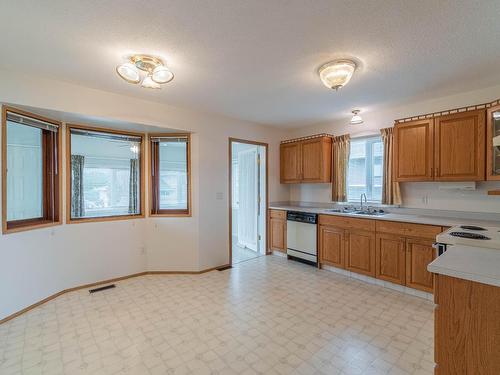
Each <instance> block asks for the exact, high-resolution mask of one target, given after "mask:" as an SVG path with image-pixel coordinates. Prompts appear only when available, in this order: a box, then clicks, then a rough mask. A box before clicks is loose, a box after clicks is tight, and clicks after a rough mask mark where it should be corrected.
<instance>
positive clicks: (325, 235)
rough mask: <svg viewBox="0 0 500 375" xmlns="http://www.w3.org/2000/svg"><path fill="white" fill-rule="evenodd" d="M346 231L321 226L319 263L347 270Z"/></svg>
mask: <svg viewBox="0 0 500 375" xmlns="http://www.w3.org/2000/svg"><path fill="white" fill-rule="evenodd" d="M344 243H345V241H344V229H342V228H336V227H332V226H328V225H320V226H319V262H320V263H322V264H327V265H329V266H334V267H340V268H345V262H344Z"/></svg>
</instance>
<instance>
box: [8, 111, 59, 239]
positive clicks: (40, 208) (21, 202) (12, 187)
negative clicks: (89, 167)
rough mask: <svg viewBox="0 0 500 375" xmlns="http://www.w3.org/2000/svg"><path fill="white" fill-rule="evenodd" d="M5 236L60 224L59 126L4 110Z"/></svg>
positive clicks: (42, 119)
mask: <svg viewBox="0 0 500 375" xmlns="http://www.w3.org/2000/svg"><path fill="white" fill-rule="evenodd" d="M2 112H3V113H2V114H3V116H2V119H3V121H2V155H3V158H2V159H3V160H2V181H3V184H2V197H3V202H4V204H3V214H2V218H3V225H2V229H3V232H4V233H9V232H12V231H20V230H26V229H30V228H33V227H40V226H49V225H54V224H60V204H59V200H60V126H61V124H60V123H59V122H57V121H53V120H50V119H46V118H43V117H40V116H37V115H34V114H31V113H27V112H24V111H21V110H18V109H15V108H10V107H3V111H2Z"/></svg>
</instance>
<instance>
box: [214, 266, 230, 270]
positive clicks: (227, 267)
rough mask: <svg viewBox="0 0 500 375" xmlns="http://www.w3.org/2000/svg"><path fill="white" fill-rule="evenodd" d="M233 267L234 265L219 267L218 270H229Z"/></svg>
mask: <svg viewBox="0 0 500 375" xmlns="http://www.w3.org/2000/svg"><path fill="white" fill-rule="evenodd" d="M231 268H233V266H224V267H220V268H217V271H225V270H228V269H231Z"/></svg>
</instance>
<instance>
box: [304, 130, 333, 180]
mask: <svg viewBox="0 0 500 375" xmlns="http://www.w3.org/2000/svg"><path fill="white" fill-rule="evenodd" d="M301 148H302V155H301V156H302V182H306V183H311V182H330V181H331V179H332V178H331V176H332V139H331V138H330V137H321V138H314V139H308V140H305V141H302V142H301Z"/></svg>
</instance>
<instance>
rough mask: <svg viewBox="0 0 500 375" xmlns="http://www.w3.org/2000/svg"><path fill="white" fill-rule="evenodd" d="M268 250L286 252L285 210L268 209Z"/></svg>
mask: <svg viewBox="0 0 500 375" xmlns="http://www.w3.org/2000/svg"><path fill="white" fill-rule="evenodd" d="M268 235H269V250H272V251H281V252H286V211H282V210H269V234H268Z"/></svg>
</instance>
